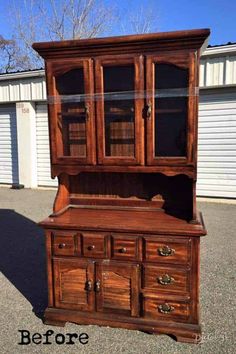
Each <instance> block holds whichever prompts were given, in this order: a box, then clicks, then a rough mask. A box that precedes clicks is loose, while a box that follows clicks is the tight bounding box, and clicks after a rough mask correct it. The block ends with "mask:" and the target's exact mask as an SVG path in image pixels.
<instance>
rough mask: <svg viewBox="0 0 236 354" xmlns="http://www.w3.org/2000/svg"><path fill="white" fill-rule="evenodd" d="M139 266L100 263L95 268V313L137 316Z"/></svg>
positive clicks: (120, 263)
mask: <svg viewBox="0 0 236 354" xmlns="http://www.w3.org/2000/svg"><path fill="white" fill-rule="evenodd" d="M139 282H140V275H139V265H137V264H127V263H122V262H119V263H118V262H114V263H113V262H107V261H105V262H102V263H100V264H97V268H96V283H95V291H96V307H97V311H102V312H113V313H119V314H124V315H128V316H139Z"/></svg>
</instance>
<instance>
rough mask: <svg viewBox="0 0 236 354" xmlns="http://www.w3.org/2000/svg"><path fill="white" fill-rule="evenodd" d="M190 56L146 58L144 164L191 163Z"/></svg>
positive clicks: (191, 73) (191, 62)
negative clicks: (145, 162) (145, 139)
mask: <svg viewBox="0 0 236 354" xmlns="http://www.w3.org/2000/svg"><path fill="white" fill-rule="evenodd" d="M193 60H194V56H192V57H191V56H189V54H183V55H179V54H176V53H174V54H173V55H171V53H168V54H167V55H166V56H165V55H164V54H161V55H159V56H151V55H150V56H148V57H147V92H146V100H147V101H146V104H147V113H146V115H147V164H148V165H157V164H187V163H191V162H192V160H193V141H194V139H193V134H194V122H193V116H194V109H195V106H194V100H195V97H194V96H195V88H194V83H195V80H194V69H193V68H194V65H192V64H193Z"/></svg>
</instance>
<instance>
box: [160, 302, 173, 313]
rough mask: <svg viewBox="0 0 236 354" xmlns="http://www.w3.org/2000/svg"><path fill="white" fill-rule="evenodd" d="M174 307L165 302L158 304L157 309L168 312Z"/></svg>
mask: <svg viewBox="0 0 236 354" xmlns="http://www.w3.org/2000/svg"><path fill="white" fill-rule="evenodd" d="M174 309H175V308H174V306H171V305H169V304H167V303H165V304H162V305H159V306H158V311H159V312H161V313H170V312H172V311H174Z"/></svg>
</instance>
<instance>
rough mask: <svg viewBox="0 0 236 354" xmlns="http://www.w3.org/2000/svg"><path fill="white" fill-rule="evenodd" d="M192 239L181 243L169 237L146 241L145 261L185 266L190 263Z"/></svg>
mask: <svg viewBox="0 0 236 354" xmlns="http://www.w3.org/2000/svg"><path fill="white" fill-rule="evenodd" d="M190 256H191V239H187V238H181V239H179V241H177V240H176V239H175V240H173V239H171V238H168V237H160V238H159V237H158V238H154V239H150V238H149V239H147V238H146V239H145V255H144V257H145V260H146V261H148V262H161V263H176V264H185V263H187V262H189V261H190Z"/></svg>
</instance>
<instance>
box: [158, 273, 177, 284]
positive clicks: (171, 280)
mask: <svg viewBox="0 0 236 354" xmlns="http://www.w3.org/2000/svg"><path fill="white" fill-rule="evenodd" d="M157 281H158V283H159V284H161V285H169V284H171V283H174V281H175V279H174V278H172V277H171V276H170V275H168V274H163V275H162V276H160V277H158V278H157Z"/></svg>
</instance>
